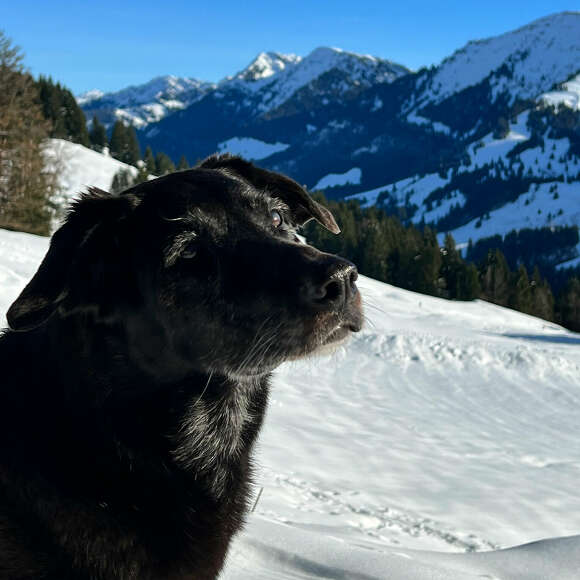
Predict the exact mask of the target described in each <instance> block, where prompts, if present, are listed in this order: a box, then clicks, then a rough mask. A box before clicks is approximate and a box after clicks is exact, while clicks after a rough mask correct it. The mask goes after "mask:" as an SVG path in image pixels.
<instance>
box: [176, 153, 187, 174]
mask: <svg viewBox="0 0 580 580" xmlns="http://www.w3.org/2000/svg"><path fill="white" fill-rule="evenodd" d="M184 169H189V163H188V161H187V157H185V155H182V156H181V158H180V159H179V163H178V164H177V170H178V171H183V170H184Z"/></svg>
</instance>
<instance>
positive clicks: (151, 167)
mask: <svg viewBox="0 0 580 580" xmlns="http://www.w3.org/2000/svg"><path fill="white" fill-rule="evenodd" d="M143 161H144V162H145V167H146V168H147V171H148V172H149V173H150V174H151V175H155V174H156V173H157V166H156V165H155V157H154V155H153V151H152V150H151V147H150V146H149V145H147V149H145V155H143Z"/></svg>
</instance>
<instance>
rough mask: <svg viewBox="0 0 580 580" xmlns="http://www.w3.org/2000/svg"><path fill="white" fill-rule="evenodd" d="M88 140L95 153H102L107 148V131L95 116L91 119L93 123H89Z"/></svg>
mask: <svg viewBox="0 0 580 580" xmlns="http://www.w3.org/2000/svg"><path fill="white" fill-rule="evenodd" d="M89 140H90V142H91V147H92V148H93V149H94V150H95V151H103V149H104V148H105V147H106V146H107V131H106V129H105V126H104V125H103V124H102V123H101V122H100V121H99V119H98V118H97V116H96V115H95V116H94V117H93V122H92V123H91V131H90V133H89Z"/></svg>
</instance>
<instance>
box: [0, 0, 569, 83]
mask: <svg viewBox="0 0 580 580" xmlns="http://www.w3.org/2000/svg"><path fill="white" fill-rule="evenodd" d="M579 9H580V2H577V3H570V2H559V1H557V0H552V1H551V2H546V1H543V2H539V1H535V0H526V1H522V0H514V1H507V0H502V1H498V0H486V1H485V2H466V1H465V0H463V1H447V2H446V1H441V2H433V1H432V0H431V1H428V0H398V1H397V2H389V1H385V0H372V1H371V0H358V1H357V0H354V1H353V0H349V1H347V0H336V1H330V0H314V1H310V2H305V1H303V0H296V1H293V2H285V1H279V2H272V1H269V2H256V1H253V0H245V1H242V0H237V1H231V0H219V1H216V2H207V1H205V2H203V3H199V2H194V1H191V0H190V1H181V0H178V1H173V2H151V1H149V0H143V1H141V2H132V1H127V2H122V1H121V0H117V1H112V0H101V1H100V2H98V3H97V2H90V1H84V2H83V1H78V0H77V1H76V2H64V1H60V0H52V1H50V2H46V1H41V0H37V1H27V0H21V1H19V2H10V3H8V2H4V6H3V7H2V15H1V17H0V28H1V29H2V30H4V32H5V33H6V34H7V35H8V36H9V37H10V38H12V40H13V41H14V42H15V43H16V44H18V45H19V46H20V47H21V48H22V50H23V52H24V53H25V56H26V59H25V62H26V64H27V66H28V67H29V69H30V70H31V71H32V72H33V73H34V74H39V73H43V74H47V75H51V76H52V77H53V78H54V79H56V80H59V81H61V82H63V83H64V84H65V85H66V86H68V87H69V88H71V89H72V90H73V92H75V93H80V92H82V91H85V90H88V89H92V88H100V89H103V90H106V91H109V90H116V89H120V88H123V87H125V86H128V85H130V84H138V83H142V82H145V81H147V80H149V79H151V78H153V77H154V76H157V75H162V74H175V75H179V76H191V77H196V78H199V79H202V80H209V81H217V80H219V79H221V78H223V77H224V76H226V75H229V74H233V73H235V72H237V71H238V70H240V69H242V68H244V67H245V66H246V65H247V64H248V63H249V62H250V61H251V60H252V58H253V57H254V56H255V55H256V54H258V53H259V52H261V51H268V50H273V51H278V52H286V53H290V52H291V53H295V54H299V55H306V54H308V52H310V51H311V50H313V49H314V48H316V47H317V46H336V47H339V48H343V49H345V50H350V51H353V52H359V53H364V54H372V55H375V56H380V57H383V58H389V59H391V60H394V61H395V62H399V63H401V64H404V65H406V66H408V67H411V68H413V69H416V68H420V67H421V66H428V65H431V64H437V63H438V62H440V61H441V60H442V59H443V58H444V57H445V56H447V55H449V54H451V53H452V52H453V51H454V50H455V49H457V48H460V47H461V46H463V45H464V44H465V43H466V42H467V41H468V40H473V39H477V38H485V37H488V36H493V35H496V34H501V33H502V32H506V31H509V30H512V29H514V28H517V27H519V26H523V25H524V24H527V23H528V22H530V21H532V20H535V19H537V18H540V17H542V16H545V15H547V14H551V13H554V12H560V11H563V10H579Z"/></svg>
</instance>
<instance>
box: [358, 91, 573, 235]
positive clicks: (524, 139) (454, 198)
mask: <svg viewBox="0 0 580 580" xmlns="http://www.w3.org/2000/svg"><path fill="white" fill-rule="evenodd" d="M570 85H571V87H570V89H571V91H572V90H573V89H574V85H573V83H570ZM571 91H570V92H568V93H566V95H572V92H571ZM549 94H550V93H549ZM551 94H552V95H553V96H552V98H553V99H556V98H557V97H556V96H554V95H555V94H554V93H551ZM562 94H563V93H558V95H559V96H561V95H562ZM562 98H563V97H562ZM566 98H568V99H569V98H571V97H566ZM529 114H530V112H529V111H524V112H523V113H521V114H520V115H518V117H517V118H516V119H514V120H513V121H512V122H509V127H508V131H507V133H506V135H505V136H503V137H501V138H496V137H494V136H493V134H492V133H489V134H487V135H485V136H484V137H483V138H481V139H478V140H477V141H473V142H472V143H470V144H469V145H468V146H467V147H466V156H465V159H464V161H463V163H462V164H461V166H460V167H459V168H457V170H456V171H455V172H454V171H452V170H451V169H450V170H448V171H447V172H446V174H444V175H443V176H442V175H439V174H437V173H433V174H427V175H423V176H421V175H414V176H412V177H409V178H406V179H402V180H399V181H397V182H395V183H391V184H386V185H384V186H382V187H378V188H374V189H372V190H367V191H363V192H361V193H359V194H355V195H353V196H351V198H353V199H355V198H356V199H360V200H365V201H366V205H372V204H375V203H377V201H378V200H379V199H381V198H379V196H381V195H382V199H385V200H386V201H387V202H390V203H394V204H395V205H400V206H406V207H409V206H414V207H415V213H414V214H413V216H412V218H411V221H412V222H413V223H415V224H419V223H421V222H425V223H428V224H433V225H435V227H438V229H439V231H440V232H443V233H444V232H446V231H450V232H451V234H452V235H453V237H454V239H455V240H456V242H458V243H460V244H466V243H467V242H468V240H469V239H471V240H472V241H474V242H475V241H477V240H478V239H480V238H484V237H488V236H493V235H496V234H501V235H505V234H507V233H508V232H510V231H512V230H520V229H522V228H542V227H553V226H580V157H579V156H578V155H577V154H575V153H574V152H573V150H572V149H571V146H570V141H569V139H567V138H555V137H551V136H550V135H549V134H548V133H546V134H545V135H544V136H543V138H542V140H541V142H538V143H536V144H535V146H532V145H530V146H526V148H523V149H521V150H520V151H517V150H516V149H515V148H516V147H517V146H520V147H521V146H522V145H524V144H526V143H531V141H530V139H531V138H532V134H531V132H530V130H529V127H528V116H529ZM514 151H515V153H514ZM469 174H473V175H474V177H473V181H476V180H478V179H479V180H481V179H483V178H485V179H490V180H491V179H494V180H499V182H498V183H497V185H496V187H498V188H501V187H502V183H507V182H508V181H509V180H510V179H511V178H513V177H514V176H518V175H519V176H520V177H523V178H524V180H525V181H522V185H520V186H519V187H520V190H519V195H516V196H515V198H514V199H511V200H506V201H505V202H504V204H503V205H501V206H500V207H497V204H496V207H493V208H490V209H489V211H484V212H482V213H481V214H479V215H476V217H473V218H471V219H467V220H463V221H461V220H460V219H458V220H456V222H455V223H454V222H453V221H452V222H451V223H452V226H451V227H448V226H447V223H448V222H445V221H442V222H440V220H443V219H445V218H449V216H451V215H452V214H453V212H454V211H457V209H460V208H463V207H464V206H465V204H466V201H467V199H466V196H465V194H464V193H465V192H464V191H462V189H461V184H465V180H464V179H463V178H464V176H466V175H469ZM476 175H477V177H476ZM482 176H483V177H482ZM454 183H457V184H458V185H457V187H454V186H453V184H454ZM468 185H471V182H468ZM504 187H506V189H508V187H507V186H504ZM442 188H447V192H446V193H445V194H444V195H443V197H441V196H439V195H437V191H438V190H439V191H441V190H442ZM512 197H513V196H512ZM443 233H442V234H441V235H442V236H443Z"/></svg>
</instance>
